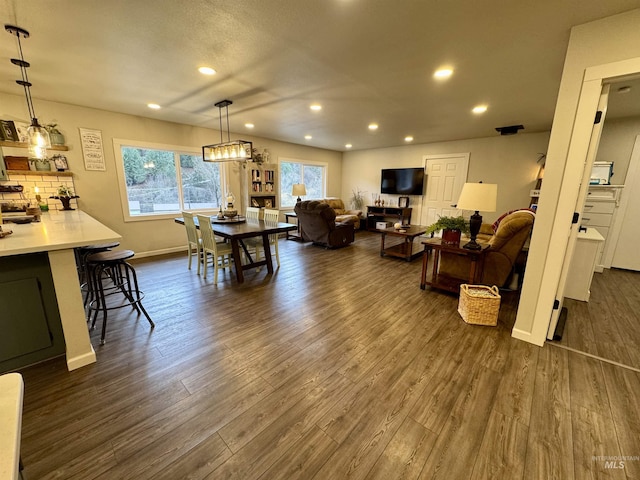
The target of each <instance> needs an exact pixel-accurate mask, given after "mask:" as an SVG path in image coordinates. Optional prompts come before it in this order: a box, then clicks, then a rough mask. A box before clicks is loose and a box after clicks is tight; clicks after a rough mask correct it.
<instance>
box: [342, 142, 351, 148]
mask: <svg viewBox="0 0 640 480" xmlns="http://www.w3.org/2000/svg"><path fill="white" fill-rule="evenodd" d="M351 147H353V145H351V144H350V143H347V144H346V145H345V146H344V148H351Z"/></svg>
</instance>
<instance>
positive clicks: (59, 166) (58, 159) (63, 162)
mask: <svg viewBox="0 0 640 480" xmlns="http://www.w3.org/2000/svg"><path fill="white" fill-rule="evenodd" d="M52 160H53V163H54V165H55V166H56V170H58V171H59V172H63V171H65V170H69V163H68V162H67V157H65V156H64V155H60V154H57V155H54V156H53V157H52Z"/></svg>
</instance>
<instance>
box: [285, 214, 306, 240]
mask: <svg viewBox="0 0 640 480" xmlns="http://www.w3.org/2000/svg"><path fill="white" fill-rule="evenodd" d="M290 218H295V219H296V225H298V229H297V230H296V233H290V232H287V240H297V241H298V242H301V241H302V234H301V232H300V223H299V222H298V215H296V212H285V214H284V221H285V222H286V223H293V222H290V221H289V219H290Z"/></svg>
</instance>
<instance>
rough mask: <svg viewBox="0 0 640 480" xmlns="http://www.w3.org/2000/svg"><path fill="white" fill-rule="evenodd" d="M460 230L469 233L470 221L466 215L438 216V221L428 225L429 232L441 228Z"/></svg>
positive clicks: (437, 230)
mask: <svg viewBox="0 0 640 480" xmlns="http://www.w3.org/2000/svg"><path fill="white" fill-rule="evenodd" d="M445 229H449V230H460V231H461V232H462V233H467V234H468V233H469V222H467V221H466V220H465V219H464V217H462V216H460V217H438V221H437V222H436V223H433V224H431V225H429V226H428V227H427V233H435V232H439V231H440V230H445Z"/></svg>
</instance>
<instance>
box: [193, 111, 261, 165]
mask: <svg viewBox="0 0 640 480" xmlns="http://www.w3.org/2000/svg"><path fill="white" fill-rule="evenodd" d="M232 104H233V102H232V101H231V100H222V101H221V102H218V103H216V104H214V105H215V106H216V107H218V117H219V119H220V143H214V144H212V145H204V146H203V147H202V160H204V161H205V162H231V161H233V160H251V156H252V154H253V143H251V142H249V141H247V140H233V141H231V131H230V129H229V105H232ZM223 108H224V109H225V114H226V119H227V141H226V142H223V141H222V138H223V137H222V134H223V127H222V109H223Z"/></svg>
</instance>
